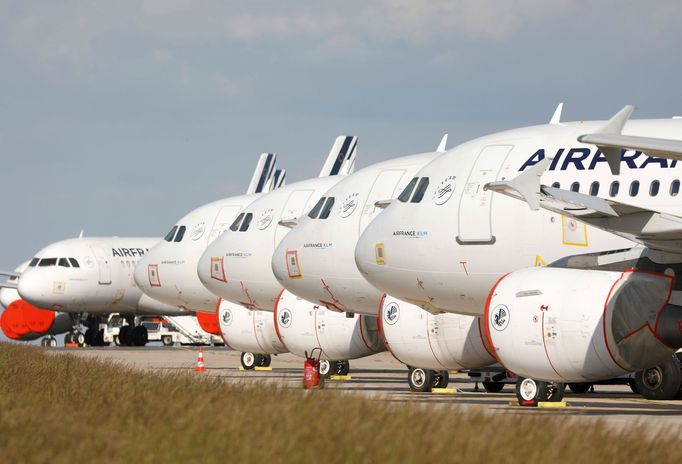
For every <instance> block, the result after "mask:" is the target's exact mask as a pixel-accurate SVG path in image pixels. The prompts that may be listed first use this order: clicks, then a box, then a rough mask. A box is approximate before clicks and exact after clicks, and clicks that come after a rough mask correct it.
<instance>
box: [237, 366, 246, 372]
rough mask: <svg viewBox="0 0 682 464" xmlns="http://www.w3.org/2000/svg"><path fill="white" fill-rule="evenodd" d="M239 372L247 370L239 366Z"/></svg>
mask: <svg viewBox="0 0 682 464" xmlns="http://www.w3.org/2000/svg"><path fill="white" fill-rule="evenodd" d="M237 370H238V371H245V370H246V369H244V368H243V367H242V366H239V367H238V368H237Z"/></svg>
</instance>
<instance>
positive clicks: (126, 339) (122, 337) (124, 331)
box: [118, 325, 132, 346]
mask: <svg viewBox="0 0 682 464" xmlns="http://www.w3.org/2000/svg"><path fill="white" fill-rule="evenodd" d="M131 330H132V327H131V326H129V325H123V326H121V328H120V329H118V344H119V345H120V346H130V345H131V333H130V332H131Z"/></svg>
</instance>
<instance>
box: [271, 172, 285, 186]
mask: <svg viewBox="0 0 682 464" xmlns="http://www.w3.org/2000/svg"><path fill="white" fill-rule="evenodd" d="M286 177H287V170H286V169H277V170H276V171H275V175H274V176H272V187H271V188H270V190H271V191H272V190H275V189H278V188H280V187H284V185H285V183H286Z"/></svg>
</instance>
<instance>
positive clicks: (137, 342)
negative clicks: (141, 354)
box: [130, 325, 149, 346]
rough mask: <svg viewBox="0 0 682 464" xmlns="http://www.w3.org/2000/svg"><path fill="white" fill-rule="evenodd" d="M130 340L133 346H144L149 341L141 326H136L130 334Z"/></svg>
mask: <svg viewBox="0 0 682 464" xmlns="http://www.w3.org/2000/svg"><path fill="white" fill-rule="evenodd" d="M130 338H131V341H132V344H133V346H145V345H146V344H147V342H148V341H149V334H148V332H147V328H146V327H145V326H143V325H136V326H135V327H133V330H132V331H131V332H130Z"/></svg>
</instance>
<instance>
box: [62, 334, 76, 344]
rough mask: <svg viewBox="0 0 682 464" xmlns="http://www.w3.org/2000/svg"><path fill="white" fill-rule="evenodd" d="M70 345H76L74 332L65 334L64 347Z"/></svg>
mask: <svg viewBox="0 0 682 464" xmlns="http://www.w3.org/2000/svg"><path fill="white" fill-rule="evenodd" d="M70 343H75V342H74V340H73V332H66V333H65V334H64V345H68V344H70Z"/></svg>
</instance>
